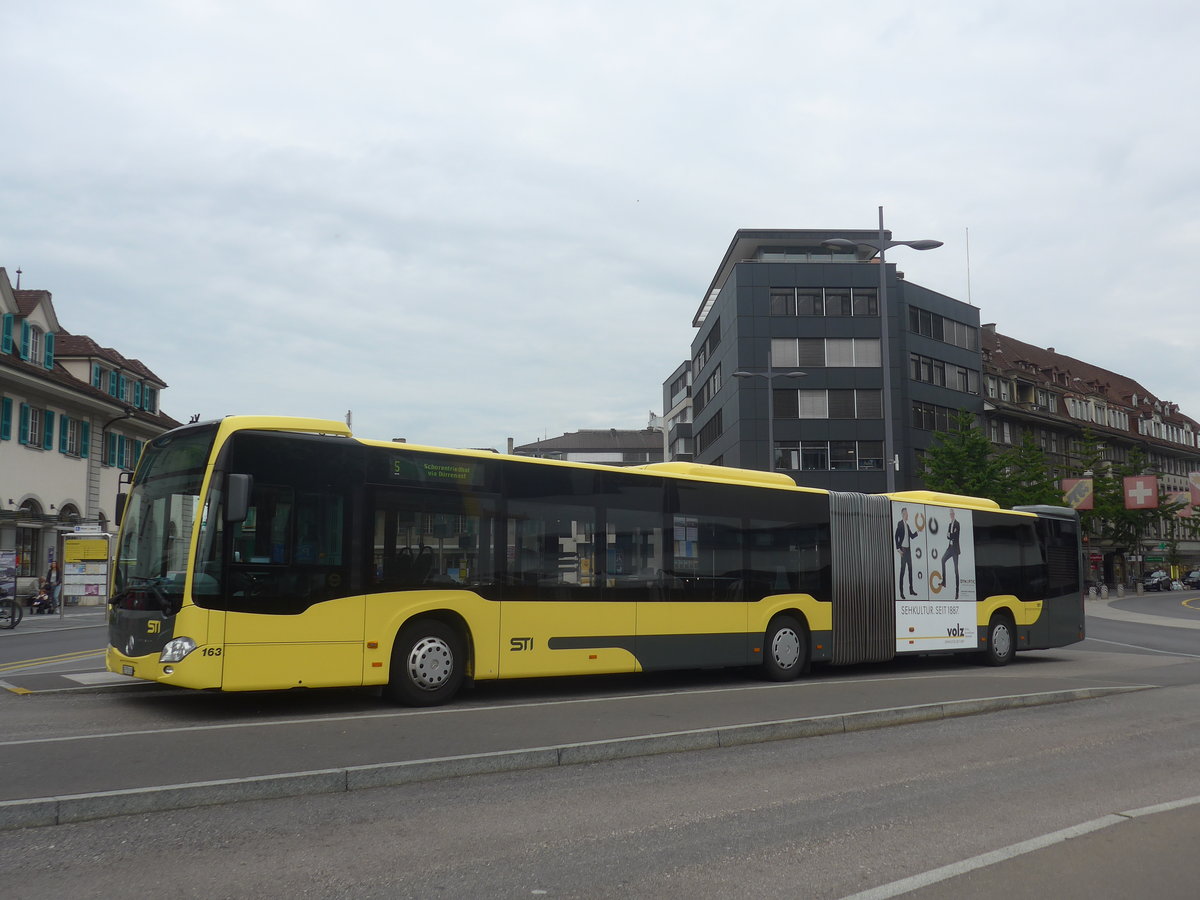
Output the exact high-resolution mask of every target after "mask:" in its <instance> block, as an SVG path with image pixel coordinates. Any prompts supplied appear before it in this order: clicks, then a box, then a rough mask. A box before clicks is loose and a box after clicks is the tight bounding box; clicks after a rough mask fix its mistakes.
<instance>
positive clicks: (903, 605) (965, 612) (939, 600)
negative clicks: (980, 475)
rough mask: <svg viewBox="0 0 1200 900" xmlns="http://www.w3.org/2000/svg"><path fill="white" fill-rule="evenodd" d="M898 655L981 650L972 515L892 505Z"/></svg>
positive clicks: (918, 505) (963, 511) (922, 506)
mask: <svg viewBox="0 0 1200 900" xmlns="http://www.w3.org/2000/svg"><path fill="white" fill-rule="evenodd" d="M892 525H893V534H894V536H895V545H896V559H895V570H896V571H895V577H894V578H893V584H895V585H896V652H897V653H904V652H925V651H930V650H955V649H963V648H969V647H974V646H976V643H977V635H976V627H975V618H976V616H975V600H976V591H975V587H976V578H975V540H974V526H973V517H972V514H971V510H969V509H951V508H947V507H944V506H932V505H926V504H923V503H903V502H893V503H892Z"/></svg>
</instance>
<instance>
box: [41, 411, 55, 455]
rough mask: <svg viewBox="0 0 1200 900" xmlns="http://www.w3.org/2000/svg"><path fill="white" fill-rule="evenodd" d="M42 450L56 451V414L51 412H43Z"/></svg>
mask: <svg viewBox="0 0 1200 900" xmlns="http://www.w3.org/2000/svg"><path fill="white" fill-rule="evenodd" d="M42 421H43V425H42V449H43V450H53V449H54V413H52V412H50V410H48V409H45V410H42Z"/></svg>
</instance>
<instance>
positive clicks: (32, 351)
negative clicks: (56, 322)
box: [23, 325, 42, 362]
mask: <svg viewBox="0 0 1200 900" xmlns="http://www.w3.org/2000/svg"><path fill="white" fill-rule="evenodd" d="M23 355H24V357H25V359H26V360H28V361H29V362H41V358H42V329H40V328H38V327H37V326H36V325H31V326H29V344H28V347H27V348H26V350H25V353H24V354H23Z"/></svg>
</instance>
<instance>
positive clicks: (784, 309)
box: [771, 288, 796, 316]
mask: <svg viewBox="0 0 1200 900" xmlns="http://www.w3.org/2000/svg"><path fill="white" fill-rule="evenodd" d="M771 315H773V316H794V315H796V292H795V291H793V290H786V291H784V290H776V289H774V288H772V289H771Z"/></svg>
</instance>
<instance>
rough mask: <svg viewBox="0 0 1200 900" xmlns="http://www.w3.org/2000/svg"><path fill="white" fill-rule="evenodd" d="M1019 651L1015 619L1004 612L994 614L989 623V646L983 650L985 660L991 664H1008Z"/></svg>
mask: <svg viewBox="0 0 1200 900" xmlns="http://www.w3.org/2000/svg"><path fill="white" fill-rule="evenodd" d="M1016 653H1017V630H1016V628H1015V627H1014V626H1013V621H1012V619H1010V618H1009V617H1008V616H1007V615H1005V614H1004V613H997V614H996V615H994V616H992V621H990V622H989V623H988V629H987V647H985V648H984V650H983V661H984V662H985V663H987V664H988V665H989V666H1007V665H1008V664H1009V663H1010V662H1012V660H1013V657H1014V656H1015V655H1016Z"/></svg>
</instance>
